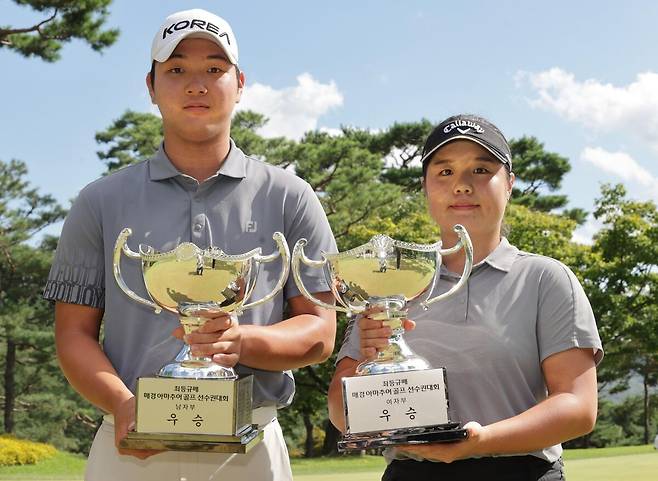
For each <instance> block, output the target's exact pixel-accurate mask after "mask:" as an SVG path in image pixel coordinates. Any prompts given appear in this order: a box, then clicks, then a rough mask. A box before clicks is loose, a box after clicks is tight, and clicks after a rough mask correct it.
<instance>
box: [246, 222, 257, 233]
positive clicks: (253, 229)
mask: <svg viewBox="0 0 658 481" xmlns="http://www.w3.org/2000/svg"><path fill="white" fill-rule="evenodd" d="M257 230H258V224H257V223H256V221H255V220H250V221H249V222H247V227H246V228H245V232H256V231H257Z"/></svg>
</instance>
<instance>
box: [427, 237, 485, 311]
mask: <svg viewBox="0 0 658 481" xmlns="http://www.w3.org/2000/svg"><path fill="white" fill-rule="evenodd" d="M452 230H454V231H455V232H456V233H457V235H458V236H459V241H458V242H457V243H456V244H455V245H454V246H452V247H450V248H449V249H441V250H439V251H437V257H438V259H441V256H444V255H450V254H454V253H455V252H457V251H458V250H460V249H462V248H463V249H464V254H465V256H466V259H465V261H464V271H463V272H462V276H461V277H460V278H459V281H458V282H457V284H455V285H454V286H452V289H450V290H449V291H448V292H444V293H443V294H441V295H439V296H436V297H434V298H432V299H430V296H431V295H432V291H430V293H429V294H428V296H427V299H426V300H425V301H424V302H422V303H421V306H422V307H423V309H424V310H427V309H429V306H430V304H434V303H435V302H437V301H440V300H442V299H445V298H446V297H450V296H451V295H453V294H454V293H455V292H456V291H458V290H459V289H461V288H462V286H463V285H464V284H466V282H467V281H468V276H470V275H471V269H472V268H473V243H472V242H471V237H470V236H469V235H468V232H467V231H466V229H465V228H464V226H462V225H460V224H456V225H455V226H454V227H453V229H452ZM438 268H439V266H437V269H436V278H435V279H438V277H439V269H438ZM435 283H436V282H435ZM432 287H433V286H432Z"/></svg>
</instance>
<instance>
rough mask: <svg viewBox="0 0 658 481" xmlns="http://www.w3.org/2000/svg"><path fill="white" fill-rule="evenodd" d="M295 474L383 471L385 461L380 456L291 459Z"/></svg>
mask: <svg viewBox="0 0 658 481" xmlns="http://www.w3.org/2000/svg"><path fill="white" fill-rule="evenodd" d="M290 464H291V465H292V472H293V474H294V475H295V476H297V475H307V474H335V473H362V472H365V471H378V472H380V473H382V472H384V469H385V468H386V462H385V461H384V458H383V457H382V456H341V457H338V458H312V459H291V460H290Z"/></svg>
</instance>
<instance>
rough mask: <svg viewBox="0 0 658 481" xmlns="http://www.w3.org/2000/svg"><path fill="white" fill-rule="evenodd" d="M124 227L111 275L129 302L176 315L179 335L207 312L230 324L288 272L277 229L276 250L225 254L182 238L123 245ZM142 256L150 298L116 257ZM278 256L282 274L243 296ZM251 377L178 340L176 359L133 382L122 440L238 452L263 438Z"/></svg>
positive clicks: (287, 257)
mask: <svg viewBox="0 0 658 481" xmlns="http://www.w3.org/2000/svg"><path fill="white" fill-rule="evenodd" d="M131 234H132V231H131V229H129V228H125V229H123V230H122V231H121V233H120V234H119V236H118V238H117V241H116V244H115V247H114V262H113V270H114V277H115V279H116V281H117V283H118V285H119V287H120V289H121V290H122V291H123V292H124V293H125V294H126V295H127V296H128V297H130V298H131V299H132V300H134V301H136V302H138V303H140V304H143V305H145V306H147V307H150V308H152V309H153V310H154V311H155V313H156V314H159V313H160V312H162V310H163V309H164V310H165V311H168V312H171V313H174V314H177V315H178V316H179V320H180V323H181V325H182V326H183V329H184V330H185V333H186V334H189V333H191V332H193V331H195V330H196V329H198V328H199V327H201V326H202V325H203V324H204V323H205V322H206V321H207V320H208V318H209V317H216V316H218V315H222V314H228V315H230V316H231V322H237V319H236V316H239V315H240V314H241V313H242V312H244V311H245V310H246V309H250V308H252V307H255V306H258V305H260V304H263V303H265V302H267V301H269V300H270V299H272V298H273V297H274V296H275V295H276V294H277V293H279V292H280V291H281V289H282V288H283V285H284V284H285V282H286V280H287V278H288V272H289V261H290V252H289V249H288V244H287V242H286V240H285V238H284V236H283V234H282V233H280V232H276V233H274V235H273V236H272V237H273V239H274V241H275V242H276V245H277V250H276V251H275V252H274V253H273V254H270V255H262V254H261V248H257V249H253V250H251V251H249V252H247V253H244V254H239V255H229V254H226V253H225V252H223V251H222V250H221V249H219V248H218V247H209V248H207V249H201V248H199V247H197V246H196V245H195V244H192V243H189V242H186V243H182V244H180V245H178V246H177V247H176V248H175V249H173V250H171V251H169V252H157V251H156V250H155V249H154V248H153V247H151V246H147V245H143V244H141V245H140V246H139V252H134V251H132V250H131V249H130V248H129V247H128V245H127V240H128V237H129V236H130V235H131ZM122 254H123V255H125V256H126V257H128V259H131V260H137V261H140V262H141V266H142V277H143V281H144V285H145V287H146V291H147V292H148V295H149V297H150V298H151V300H148V299H144V298H142V297H140V296H139V295H137V294H136V293H135V292H134V291H133V290H131V289H130V287H128V285H127V284H126V283H125V281H124V279H123V277H122V275H121V255H122ZM278 259H280V260H281V274H280V276H279V279H278V281H277V283H276V285H275V286H274V289H273V290H272V291H271V292H270V293H269V294H267V295H266V296H264V297H263V298H261V299H258V300H256V301H253V302H247V301H248V300H249V299H250V296H251V294H252V291H253V289H254V286H255V285H256V280H257V279H258V272H259V267H260V266H261V265H262V264H264V263H269V262H274V261H276V260H278ZM252 385H253V376H252V375H249V376H245V377H238V376H237V375H236V373H235V371H234V370H233V369H232V368H229V367H224V366H221V365H219V364H217V363H215V362H213V361H212V359H211V358H209V357H200V356H193V355H191V353H190V348H189V346H188V345H187V344H185V345H184V346H183V348H182V350H181V352H180V353H179V354H178V355H177V356H176V359H175V360H173V361H172V362H170V363H168V364H166V365H165V366H163V367H162V368H161V369H160V371H159V372H158V373H157V377H142V378H139V380H138V382H137V395H136V398H137V412H136V429H135V431H134V432H130V433H129V434H128V436H127V437H126V438H124V440H123V441H122V447H126V448H131V449H167V450H184V451H204V452H208V451H213V452H240V453H244V452H247V451H248V450H249V449H251V448H252V447H253V446H254V445H255V444H257V443H258V442H259V441H260V440H261V439H262V432H259V431H258V428H257V426H256V425H253V424H252V419H251V413H252V397H251V395H252Z"/></svg>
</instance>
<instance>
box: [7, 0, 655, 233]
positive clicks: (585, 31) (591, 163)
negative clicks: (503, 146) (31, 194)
mask: <svg viewBox="0 0 658 481" xmlns="http://www.w3.org/2000/svg"><path fill="white" fill-rule="evenodd" d="M188 8H205V9H207V10H210V11H212V12H213V13H216V14H218V15H220V16H222V17H223V18H225V19H226V20H228V21H229V23H230V24H231V25H232V27H233V30H234V32H235V34H236V37H237V40H238V45H239V51H240V67H241V69H242V70H243V71H244V72H245V74H246V78H247V84H246V88H245V91H244V94H243V97H242V101H241V103H240V104H239V108H244V109H251V110H256V111H258V112H261V113H263V114H265V115H266V116H267V117H268V118H269V119H270V121H269V123H268V125H266V126H265V127H264V128H263V130H262V131H261V134H262V135H265V136H277V135H284V136H288V137H291V138H295V139H299V138H300V137H301V136H302V135H303V133H304V132H305V131H308V130H313V129H322V130H327V131H329V132H336V131H337V129H339V128H340V126H342V125H349V126H355V127H360V128H369V129H385V128H387V127H389V126H391V125H392V124H393V123H394V122H413V121H418V120H420V119H422V118H427V119H429V120H431V121H432V122H435V123H438V122H440V121H441V120H442V119H443V118H445V117H447V116H449V115H452V114H455V113H460V112H468V113H476V114H480V115H483V116H485V117H487V118H489V119H490V120H492V121H493V122H494V123H495V124H497V125H498V126H499V127H500V128H501V130H502V131H503V132H504V133H505V135H506V136H507V137H508V138H519V137H521V136H523V135H531V136H535V137H537V138H538V139H539V140H540V141H541V142H543V143H544V144H545V147H546V149H547V150H549V151H552V152H556V153H558V154H560V155H563V156H565V157H567V158H568V159H569V161H570V163H571V167H572V169H571V171H570V172H569V173H568V174H567V175H566V176H565V179H564V182H563V185H562V188H561V190H560V192H561V193H564V194H566V195H567V196H568V198H569V200H570V203H569V207H580V208H584V209H586V210H587V211H591V210H592V208H593V205H594V199H595V198H596V197H598V196H599V193H600V186H601V184H603V183H623V184H624V185H625V186H626V188H627V190H628V193H629V197H631V198H633V199H637V200H653V201H658V55H656V52H655V46H656V45H658V29H657V28H656V21H657V19H658V2H655V1H651V0H628V1H626V2H619V1H610V0H596V1H594V0H581V1H578V2H574V1H565V0H553V1H551V2H547V1H546V2H523V1H521V0H517V1H513V0H496V1H487V0H471V1H469V2H455V1H453V2H450V1H444V0H435V1H430V0H426V1H421V0H405V1H393V0H377V1H375V0H360V1H355V0H333V1H331V2H309V1H301V0H294V1H293V0H290V1H286V0H280V1H278V2H272V1H266V0H260V1H243V2H226V1H197V2H190V1H175V0H170V1H162V0H158V1H155V0H142V1H139V2H137V1H129V0H114V2H113V3H112V5H111V6H110V17H109V20H108V22H107V26H108V27H112V28H119V29H120V30H121V34H120V37H119V40H118V41H117V43H116V44H114V45H113V46H112V47H110V48H109V49H107V50H106V51H105V52H104V53H102V54H99V53H97V52H94V51H93V50H91V48H89V47H88V46H87V45H86V44H85V43H83V42H80V41H74V42H71V43H68V44H66V45H65V46H64V48H63V49H62V52H61V53H62V59H61V60H59V61H58V62H56V63H53V64H49V63H46V62H43V61H41V60H39V59H35V58H31V59H26V58H23V57H22V56H20V55H18V54H15V53H13V52H11V51H9V50H7V49H0V72H1V73H2V75H0V105H1V108H2V112H3V115H0V160H3V161H5V162H7V161H9V160H11V159H19V160H22V161H24V162H26V163H27V165H28V168H29V175H28V179H29V181H30V182H31V184H32V185H33V186H35V187H38V188H39V191H40V192H41V193H44V194H45V193H49V194H52V195H53V196H54V197H55V198H56V199H58V200H59V201H60V202H61V203H62V204H63V205H65V206H68V205H69V202H70V200H71V199H73V198H74V197H75V196H76V194H77V192H78V191H79V190H80V189H81V188H82V187H84V186H85V185H86V184H88V183H89V182H91V181H92V180H94V179H95V178H97V177H98V176H100V175H101V173H102V172H103V171H104V164H103V163H102V162H101V161H100V160H99V159H98V157H97V155H96V152H97V151H98V150H99V149H100V146H99V145H98V144H97V143H96V142H95V140H94V134H95V133H96V132H99V131H102V130H105V129H106V128H107V127H109V125H110V124H111V123H112V122H113V121H114V120H115V119H118V118H119V117H120V116H121V115H122V114H123V113H124V112H125V111H126V110H128V109H130V110H136V111H141V112H153V113H156V112H157V110H155V109H154V107H153V106H152V105H151V103H150V100H149V97H148V93H147V90H146V86H145V83H144V76H145V74H146V73H147V71H148V69H149V67H150V46H151V41H152V39H153V36H154V35H155V33H156V31H157V30H158V27H159V26H160V25H161V23H162V22H163V21H164V19H165V17H166V16H167V15H168V14H170V13H173V12H175V11H178V10H184V9H188ZM44 18H45V15H44V14H38V13H35V12H33V11H31V10H30V9H29V8H25V7H19V6H17V5H16V4H15V3H14V2H12V1H9V0H0V25H12V26H13V27H24V26H28V25H32V24H34V23H36V22H35V20H36V21H39V20H41V19H44ZM60 228H61V225H57V226H54V227H53V228H51V229H49V233H53V234H57V233H58V232H59V229H60ZM598 228H599V226H598V225H597V223H596V222H595V221H594V220H593V219H592V218H591V217H590V219H589V220H588V222H587V223H586V224H585V225H584V226H582V227H581V228H579V229H578V230H577V231H576V234H575V236H574V238H575V240H577V241H580V242H590V241H591V236H592V235H593V234H594V233H595V232H596V230H597V229H598Z"/></svg>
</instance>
